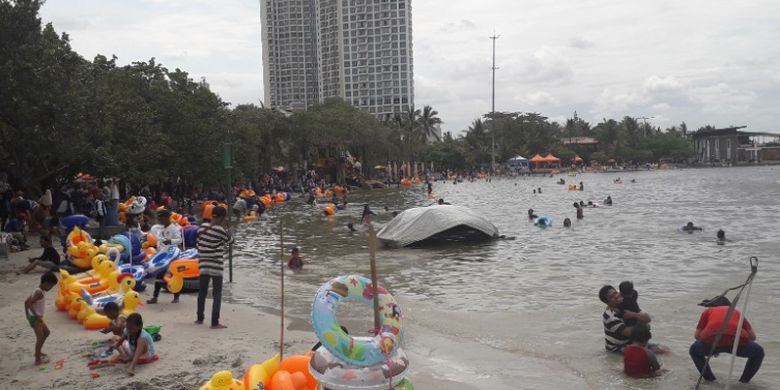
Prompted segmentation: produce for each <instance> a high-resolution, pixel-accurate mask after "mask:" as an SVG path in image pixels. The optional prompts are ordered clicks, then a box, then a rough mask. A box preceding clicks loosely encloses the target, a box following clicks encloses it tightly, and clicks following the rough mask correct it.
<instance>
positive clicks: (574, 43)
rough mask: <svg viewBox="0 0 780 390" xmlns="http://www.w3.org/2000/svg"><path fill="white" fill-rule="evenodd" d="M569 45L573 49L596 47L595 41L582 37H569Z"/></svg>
mask: <svg viewBox="0 0 780 390" xmlns="http://www.w3.org/2000/svg"><path fill="white" fill-rule="evenodd" d="M569 47H573V48H575V49H589V48H591V47H596V43H595V42H593V41H591V40H588V39H586V38H584V37H574V38H571V39H569Z"/></svg>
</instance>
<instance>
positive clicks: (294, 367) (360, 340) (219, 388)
mask: <svg viewBox="0 0 780 390" xmlns="http://www.w3.org/2000/svg"><path fill="white" fill-rule="evenodd" d="M376 291H377V294H378V298H379V305H380V308H381V309H380V311H381V314H380V318H381V321H382V324H381V327H380V329H379V330H378V332H377V335H376V336H374V337H352V336H350V335H348V334H347V333H346V332H344V330H343V329H342V328H341V326H340V325H339V324H338V322H337V321H336V308H337V306H338V304H339V303H340V302H342V301H348V300H356V301H360V302H363V303H366V304H369V305H373V298H374V288H373V287H372V284H371V281H370V280H369V279H368V278H365V277H363V276H360V275H344V276H339V277H337V278H334V279H332V280H330V281H329V282H327V283H325V284H324V285H323V286H322V287H320V289H319V290H318V291H317V295H316V296H315V298H314V303H313V304H312V325H313V327H314V332H315V333H316V334H317V337H318V338H319V340H320V343H321V344H322V347H320V348H318V349H317V350H315V351H313V352H311V351H310V352H308V353H307V354H305V355H294V356H290V357H287V358H285V359H284V360H282V361H281V362H280V361H279V355H275V356H274V357H272V358H270V359H268V360H266V361H265V362H263V363H261V364H255V365H253V366H251V367H249V369H247V371H246V372H245V374H244V376H243V379H236V378H235V377H233V374H232V373H231V372H230V371H220V372H217V373H216V374H214V375H213V376H212V377H211V379H210V380H209V381H208V382H206V383H205V384H204V385H203V386H202V387H201V388H200V390H257V389H262V390H325V389H327V390H386V389H395V390H414V387H413V386H412V384H411V382H409V380H408V379H406V376H407V373H408V367H409V359H408V358H407V357H406V354H405V353H404V352H403V349H402V348H401V347H400V343H401V341H402V339H403V327H402V320H401V308H400V307H399V306H398V305H397V304H396V301H395V298H393V296H392V295H390V293H388V292H387V290H385V289H384V288H382V287H381V286H380V287H378V288H377V289H376Z"/></svg>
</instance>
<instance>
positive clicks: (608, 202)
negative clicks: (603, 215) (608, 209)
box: [604, 196, 612, 206]
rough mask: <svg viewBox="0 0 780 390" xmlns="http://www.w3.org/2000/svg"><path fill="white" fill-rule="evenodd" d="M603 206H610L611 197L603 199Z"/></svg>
mask: <svg viewBox="0 0 780 390" xmlns="http://www.w3.org/2000/svg"><path fill="white" fill-rule="evenodd" d="M604 204H605V205H607V206H612V196H607V199H604Z"/></svg>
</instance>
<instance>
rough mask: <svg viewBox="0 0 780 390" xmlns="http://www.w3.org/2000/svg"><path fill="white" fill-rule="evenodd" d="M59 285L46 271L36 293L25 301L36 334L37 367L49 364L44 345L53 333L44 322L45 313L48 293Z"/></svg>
mask: <svg viewBox="0 0 780 390" xmlns="http://www.w3.org/2000/svg"><path fill="white" fill-rule="evenodd" d="M56 285H57V276H56V275H54V273H52V272H51V271H46V273H44V274H43V275H41V283H40V284H39V285H38V287H37V288H36V289H35V291H33V292H32V294H30V296H29V297H27V300H25V301H24V314H25V315H26V316H27V322H29V323H30V327H31V328H33V331H34V332H35V365H36V366H39V365H41V364H46V363H48V362H49V356H48V355H46V354H45V353H43V352H42V351H41V350H42V349H43V343H44V342H46V339H47V338H48V337H49V335H50V334H51V332H50V331H49V327H48V326H46V323H45V322H43V311H44V309H45V308H46V296H45V294H46V292H47V291H49V290H51V289H52V288H54V286H56Z"/></svg>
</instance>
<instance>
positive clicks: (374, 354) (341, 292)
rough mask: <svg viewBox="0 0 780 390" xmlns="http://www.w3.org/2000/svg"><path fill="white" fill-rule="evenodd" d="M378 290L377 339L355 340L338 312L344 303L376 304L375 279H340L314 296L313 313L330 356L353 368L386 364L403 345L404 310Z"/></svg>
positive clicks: (317, 331) (315, 323) (315, 328)
mask: <svg viewBox="0 0 780 390" xmlns="http://www.w3.org/2000/svg"><path fill="white" fill-rule="evenodd" d="M376 290H377V293H378V295H379V310H380V313H379V315H380V319H381V321H382V323H381V328H380V329H379V332H377V335H376V336H374V337H352V336H350V335H348V334H347V333H346V332H344V331H343V330H342V329H341V326H340V325H339V324H338V322H337V321H336V309H337V306H338V304H339V303H340V302H341V301H342V300H354V301H359V302H363V303H366V304H368V305H373V298H374V295H373V291H374V287H373V286H372V285H371V280H369V279H368V278H366V277H364V276H360V275H343V276H339V277H337V278H334V279H331V280H330V281H329V282H327V283H325V284H324V285H322V287H320V289H319V290H318V291H317V295H316V296H315V297H314V303H313V304H312V311H311V317H312V318H311V319H312V324H313V326H314V332H315V333H316V334H317V337H318V338H319V339H320V342H322V345H323V346H324V347H325V348H327V350H328V351H329V352H330V353H332V354H333V355H334V356H336V357H338V358H339V359H341V360H342V361H345V362H347V363H348V364H351V365H353V366H358V367H368V366H372V365H375V364H378V363H381V362H384V361H386V360H387V357H388V356H390V355H391V354H392V353H393V351H394V350H395V349H396V347H397V346H398V345H400V343H401V338H402V330H403V328H402V320H401V308H400V306H398V305H397V304H396V301H395V298H393V296H392V295H390V293H388V292H387V290H385V289H384V288H382V287H381V286H379V287H378V288H377V289H376Z"/></svg>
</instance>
